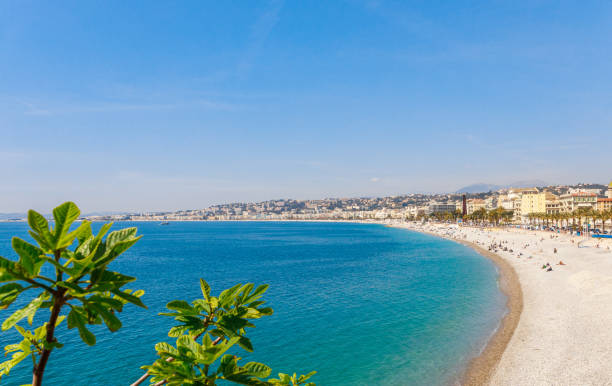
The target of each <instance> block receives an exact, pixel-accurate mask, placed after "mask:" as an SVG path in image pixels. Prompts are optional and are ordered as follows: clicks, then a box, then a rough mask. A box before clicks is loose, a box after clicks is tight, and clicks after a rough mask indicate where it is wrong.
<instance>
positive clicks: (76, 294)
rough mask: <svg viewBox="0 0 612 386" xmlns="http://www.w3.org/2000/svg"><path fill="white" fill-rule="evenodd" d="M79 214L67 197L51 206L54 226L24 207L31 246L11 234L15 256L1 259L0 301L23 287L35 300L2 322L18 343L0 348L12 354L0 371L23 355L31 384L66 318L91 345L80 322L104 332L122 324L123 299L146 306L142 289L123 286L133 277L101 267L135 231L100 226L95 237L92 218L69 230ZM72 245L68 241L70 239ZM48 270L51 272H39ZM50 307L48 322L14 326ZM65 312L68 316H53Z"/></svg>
mask: <svg viewBox="0 0 612 386" xmlns="http://www.w3.org/2000/svg"><path fill="white" fill-rule="evenodd" d="M79 216H80V211H79V208H77V206H76V205H75V204H74V203H72V202H66V203H64V204H62V205H60V206H58V207H57V208H55V209H54V210H53V218H54V220H55V221H54V227H50V226H49V223H48V222H47V220H46V219H45V218H44V216H42V215H41V214H40V213H37V212H35V211H33V210H30V211H29V212H28V224H29V225H30V228H31V230H30V231H29V233H30V236H32V238H33V239H34V240H35V241H36V243H37V244H38V245H33V244H30V243H28V242H27V241H24V240H22V239H20V238H18V237H13V239H12V246H13V249H14V250H15V252H16V253H17V255H18V256H19V260H18V261H11V260H8V259H5V258H3V257H0V282H2V283H8V284H4V285H3V286H2V287H0V306H2V308H7V307H9V306H10V305H11V304H12V303H13V302H14V301H15V300H17V298H18V297H19V296H20V295H21V294H22V293H24V292H26V291H29V290H32V291H33V292H35V294H34V298H33V299H32V300H31V301H30V302H29V304H28V305H26V306H25V307H23V308H21V309H18V310H16V311H15V312H13V313H12V314H11V315H10V316H9V317H8V318H7V319H6V320H5V321H4V322H3V323H2V330H3V331H6V330H8V329H11V328H15V329H16V330H17V331H18V332H19V333H20V334H21V336H22V337H23V340H22V341H21V342H20V343H17V344H11V345H8V346H7V347H5V352H6V354H9V353H10V354H12V356H11V359H10V360H8V361H6V362H4V363H2V364H0V376H2V375H7V374H9V372H10V371H11V369H12V368H13V367H14V366H15V365H16V364H18V363H19V362H21V361H22V360H24V359H25V358H27V357H28V356H30V357H31V358H32V361H33V366H34V369H33V377H32V384H33V385H40V384H41V383H42V377H43V374H44V371H45V367H46V364H47V361H48V359H49V355H50V354H51V352H52V351H53V350H54V349H59V348H61V347H62V346H63V345H62V343H61V342H58V340H57V339H56V338H55V329H56V328H57V327H58V326H59V325H60V324H61V323H62V321H63V320H64V319H67V327H68V328H69V329H73V328H76V329H77V330H78V332H79V335H80V337H81V339H82V340H83V341H84V342H85V343H87V344H88V345H94V344H95V343H96V337H95V336H94V334H93V333H92V332H91V331H89V329H88V328H87V325H93V324H101V323H104V324H106V326H107V327H108V329H109V330H110V331H117V330H118V329H119V328H121V321H120V320H119V318H118V316H117V314H118V313H120V312H121V311H123V306H124V305H125V304H126V303H133V304H136V305H138V306H140V307H145V306H144V304H143V303H142V302H141V301H140V296H142V294H143V291H132V290H129V289H123V288H122V287H123V286H125V285H126V284H128V283H130V282H132V281H134V280H136V279H135V278H134V277H130V276H126V275H123V274H120V273H118V272H113V271H110V270H108V269H107V267H108V265H109V264H110V263H111V262H112V261H113V260H114V259H116V258H117V257H118V256H119V255H121V254H122V253H123V252H125V251H126V250H127V249H128V248H130V247H131V246H132V245H134V243H136V242H137V241H138V239H139V238H140V237H137V236H136V228H127V229H122V230H118V231H114V232H111V233H109V235H108V236H107V237H106V239H103V238H104V236H105V235H106V233H107V232H108V231H109V229H110V227H111V224H105V225H104V226H102V229H101V230H100V232H99V233H98V234H97V235H94V234H93V233H92V230H91V224H90V223H89V222H88V221H83V222H81V224H80V225H79V226H78V227H77V228H76V229H75V230H73V231H71V232H70V227H71V225H72V224H73V223H74V222H75V220H77V219H78V217H79ZM75 242H76V244H77V245H76V247H75V248H74V249H73V250H71V249H70V247H71V246H72V245H73V244H75ZM45 266H49V268H50V269H48V270H47V271H50V272H53V271H55V277H47V276H44V275H43V274H42V273H41V272H45ZM41 308H44V309H49V311H50V312H49V321H48V322H46V323H44V324H43V325H42V326H39V327H38V328H36V329H34V330H33V331H28V330H26V329H24V328H23V327H21V326H19V325H18V323H20V322H21V321H22V320H23V319H27V322H28V324H29V325H32V322H33V320H34V316H35V314H36V312H37V311H38V310H39V309H41ZM64 310H69V311H68V313H67V315H60V314H61V313H62V311H64Z"/></svg>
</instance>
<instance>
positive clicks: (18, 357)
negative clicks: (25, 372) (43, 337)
mask: <svg viewBox="0 0 612 386" xmlns="http://www.w3.org/2000/svg"><path fill="white" fill-rule="evenodd" d="M28 356H30V351H29V350H28V351H18V352H16V353H14V354H13V356H12V357H11V359H9V360H8V361H5V362H2V363H0V377H1V376H3V375H9V373H10V372H11V369H12V368H13V367H15V366H16V365H17V364H19V362H21V361H22V360H24V359H26V358H27V357H28Z"/></svg>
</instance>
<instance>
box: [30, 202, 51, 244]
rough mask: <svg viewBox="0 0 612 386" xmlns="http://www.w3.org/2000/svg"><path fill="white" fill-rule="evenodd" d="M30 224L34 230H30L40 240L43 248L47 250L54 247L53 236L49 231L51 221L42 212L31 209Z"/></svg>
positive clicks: (37, 240)
mask: <svg viewBox="0 0 612 386" xmlns="http://www.w3.org/2000/svg"><path fill="white" fill-rule="evenodd" d="M28 224H29V225H30V228H32V230H33V231H34V232H30V234H32V233H33V234H32V237H33V238H34V239H35V240H36V242H38V244H39V245H40V247H41V248H43V249H45V250H52V249H53V246H54V245H53V236H52V235H51V232H50V231H49V222H48V221H47V219H46V218H45V217H44V216H43V215H42V214H40V213H38V212H36V211H34V210H29V211H28Z"/></svg>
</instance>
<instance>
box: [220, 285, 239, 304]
mask: <svg viewBox="0 0 612 386" xmlns="http://www.w3.org/2000/svg"><path fill="white" fill-rule="evenodd" d="M241 287H242V284H236V285H235V286H233V287H232V288H228V289H226V290H225V291H223V292H221V294H220V295H219V304H220V305H221V307H224V308H227V307H229V306H231V305H232V304H233V301H234V298H235V295H236V293H237V292H238V290H239V289H240V288H241Z"/></svg>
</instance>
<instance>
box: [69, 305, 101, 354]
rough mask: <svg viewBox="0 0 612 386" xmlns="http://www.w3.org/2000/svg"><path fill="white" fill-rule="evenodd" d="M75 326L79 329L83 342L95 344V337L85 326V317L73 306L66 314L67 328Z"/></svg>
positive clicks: (90, 344)
mask: <svg viewBox="0 0 612 386" xmlns="http://www.w3.org/2000/svg"><path fill="white" fill-rule="evenodd" d="M74 327H76V328H77V329H78V330H79V335H80V336H81V339H82V340H83V342H85V343H87V344H88V345H89V346H93V345H94V344H96V337H95V335H94V334H92V333H91V331H89V330H88V329H87V328H86V327H85V318H84V317H83V315H81V314H80V313H79V312H77V311H75V309H74V308H73V309H72V310H70V313H69V314H68V328H70V329H72V328H74Z"/></svg>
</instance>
